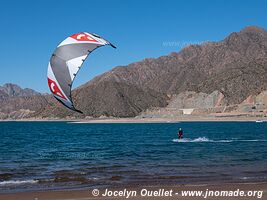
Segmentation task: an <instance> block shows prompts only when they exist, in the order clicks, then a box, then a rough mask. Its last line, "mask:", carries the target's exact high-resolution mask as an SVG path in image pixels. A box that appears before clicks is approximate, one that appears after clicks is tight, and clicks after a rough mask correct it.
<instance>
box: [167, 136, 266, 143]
mask: <svg viewBox="0 0 267 200" xmlns="http://www.w3.org/2000/svg"><path fill="white" fill-rule="evenodd" d="M172 141H173V142H181V143H183V142H217V143H228V142H267V140H257V139H255V140H240V139H231V140H228V139H225V140H210V139H209V138H206V137H198V138H196V139H190V138H184V139H173V140H172Z"/></svg>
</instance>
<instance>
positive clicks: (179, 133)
mask: <svg viewBox="0 0 267 200" xmlns="http://www.w3.org/2000/svg"><path fill="white" fill-rule="evenodd" d="M183 137H184V131H183V129H182V128H179V131H178V139H183Z"/></svg>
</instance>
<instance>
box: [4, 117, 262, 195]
mask: <svg viewBox="0 0 267 200" xmlns="http://www.w3.org/2000/svg"><path fill="white" fill-rule="evenodd" d="M179 127H182V128H183V129H184V139H183V140H177V130H178V128H179ZM0 141H1V143H0V192H9V191H14V190H20V191H25V190H41V189H61V188H73V189H74V188H81V187H95V186H97V187H101V186H103V187H107V186H109V187H110V186H120V185H122V186H126V185H127V186H129V185H136V184H138V185H140V184H143V185H151V184H153V185H157V184H202V183H214V182H255V181H267V123H265V122H264V123H255V122H182V123H148V124H74V123H68V122H0Z"/></svg>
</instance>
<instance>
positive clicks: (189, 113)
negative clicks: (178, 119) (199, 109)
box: [180, 108, 194, 115]
mask: <svg viewBox="0 0 267 200" xmlns="http://www.w3.org/2000/svg"><path fill="white" fill-rule="evenodd" d="M180 110H181V111H183V115H191V114H192V112H193V111H194V108H184V109H180Z"/></svg>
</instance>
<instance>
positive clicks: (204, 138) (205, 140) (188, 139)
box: [172, 137, 213, 142]
mask: <svg viewBox="0 0 267 200" xmlns="http://www.w3.org/2000/svg"><path fill="white" fill-rule="evenodd" d="M172 141H173V142H213V140H209V138H206V137H199V138H196V139H190V138H183V139H173V140H172Z"/></svg>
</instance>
